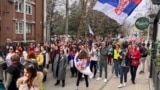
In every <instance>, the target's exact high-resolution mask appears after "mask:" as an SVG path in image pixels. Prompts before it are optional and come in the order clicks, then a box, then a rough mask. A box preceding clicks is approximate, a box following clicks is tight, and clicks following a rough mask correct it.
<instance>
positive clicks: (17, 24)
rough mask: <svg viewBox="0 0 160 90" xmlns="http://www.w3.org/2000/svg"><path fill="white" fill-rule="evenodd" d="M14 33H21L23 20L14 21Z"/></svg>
mask: <svg viewBox="0 0 160 90" xmlns="http://www.w3.org/2000/svg"><path fill="white" fill-rule="evenodd" d="M16 34H23V22H16Z"/></svg>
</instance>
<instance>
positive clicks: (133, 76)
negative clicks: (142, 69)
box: [130, 65, 138, 81]
mask: <svg viewBox="0 0 160 90" xmlns="http://www.w3.org/2000/svg"><path fill="white" fill-rule="evenodd" d="M130 68H131V70H130V72H131V80H132V81H135V78H136V72H137V68H138V67H135V66H132V65H131V67H130Z"/></svg>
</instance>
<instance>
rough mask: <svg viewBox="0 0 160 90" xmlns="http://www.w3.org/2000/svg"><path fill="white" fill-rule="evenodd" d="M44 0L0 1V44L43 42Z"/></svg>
mask: <svg viewBox="0 0 160 90" xmlns="http://www.w3.org/2000/svg"><path fill="white" fill-rule="evenodd" d="M43 3H44V0H0V42H1V43H4V42H6V38H11V39H12V40H13V41H23V42H30V41H32V40H35V41H36V42H43V36H44V34H43V32H44V31H43V26H44V23H43V21H44V14H43V12H44V9H43V8H44V7H43V6H44V4H43Z"/></svg>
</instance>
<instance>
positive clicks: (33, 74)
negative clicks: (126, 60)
mask: <svg viewBox="0 0 160 90" xmlns="http://www.w3.org/2000/svg"><path fill="white" fill-rule="evenodd" d="M24 69H26V71H27V73H29V74H30V75H31V77H30V78H29V80H28V86H29V87H31V86H32V81H33V79H34V78H35V77H36V76H37V68H36V66H35V65H34V64H33V63H27V64H26V65H25V66H24Z"/></svg>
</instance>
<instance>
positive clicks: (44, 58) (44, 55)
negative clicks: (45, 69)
mask: <svg viewBox="0 0 160 90" xmlns="http://www.w3.org/2000/svg"><path fill="white" fill-rule="evenodd" d="M42 55H43V66H45V65H46V52H45V53H42Z"/></svg>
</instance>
